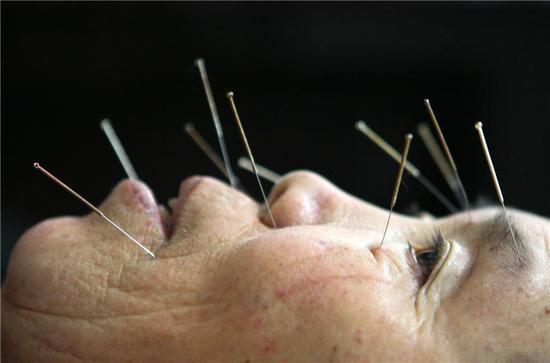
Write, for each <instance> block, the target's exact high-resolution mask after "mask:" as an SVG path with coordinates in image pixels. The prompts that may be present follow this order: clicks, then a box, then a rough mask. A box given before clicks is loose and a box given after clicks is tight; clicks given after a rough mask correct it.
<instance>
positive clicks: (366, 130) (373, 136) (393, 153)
mask: <svg viewBox="0 0 550 363" xmlns="http://www.w3.org/2000/svg"><path fill="white" fill-rule="evenodd" d="M355 128H356V129H357V130H359V131H360V132H361V133H363V134H364V135H365V136H366V137H367V138H369V140H371V141H372V142H373V143H374V144H375V145H377V146H378V147H379V148H381V149H382V150H383V151H384V152H386V153H387V154H388V155H389V156H390V157H391V158H392V159H393V160H395V161H396V162H397V163H398V164H399V163H400V162H401V157H402V155H401V154H400V153H399V152H398V151H397V150H395V149H394V148H393V147H392V146H391V145H390V144H388V143H387V142H386V141H385V140H384V139H382V138H381V137H380V136H379V135H378V134H377V133H376V132H374V131H373V130H372V129H371V128H370V127H368V126H367V124H366V123H365V122H364V121H357V122H356V123H355ZM405 169H407V171H408V172H409V174H411V175H412V176H413V177H414V178H415V179H416V180H418V181H419V182H420V184H422V185H423V186H424V187H425V188H426V189H427V190H428V191H429V192H430V193H432V194H433V195H434V196H435V197H436V198H437V199H438V200H439V201H440V202H441V203H442V204H443V205H445V207H447V209H449V211H451V213H454V212H456V211H457V208H456V207H455V206H454V205H453V203H451V202H450V201H449V199H447V197H445V195H443V193H442V192H440V191H439V189H437V188H436V187H435V186H434V185H433V184H432V183H431V182H430V181H429V180H428V179H427V178H426V177H424V175H422V173H420V170H418V169H417V168H416V167H415V166H414V165H413V164H412V163H411V162H410V161H407V162H406V163H405Z"/></svg>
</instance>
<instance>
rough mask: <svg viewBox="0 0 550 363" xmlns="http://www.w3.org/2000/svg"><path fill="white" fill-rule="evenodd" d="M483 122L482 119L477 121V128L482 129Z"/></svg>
mask: <svg viewBox="0 0 550 363" xmlns="http://www.w3.org/2000/svg"><path fill="white" fill-rule="evenodd" d="M482 127H483V123H482V122H481V121H478V122H476V130H481V128H482Z"/></svg>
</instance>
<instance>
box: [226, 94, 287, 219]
mask: <svg viewBox="0 0 550 363" xmlns="http://www.w3.org/2000/svg"><path fill="white" fill-rule="evenodd" d="M233 97H234V94H233V92H227V99H228V100H229V104H230V105H231V109H232V110H233V115H234V116H235V122H237V126H238V128H239V131H240V133H241V138H242V139H243V144H244V148H245V150H246V153H247V154H248V158H249V159H250V162H251V163H252V169H253V170H254V174H255V175H256V180H257V181H258V185H259V186H260V191H261V192H262V197H263V198H264V201H265V205H266V207H267V212H268V213H269V217H270V218H271V222H272V223H273V227H274V228H277V224H276V223H275V218H273V214H272V213H271V208H270V206H269V201H268V200H267V197H266V195H265V192H264V187H263V186H262V181H261V180H260V175H259V174H258V168H257V167H256V162H255V161H254V157H253V156H252V150H250V145H249V144H248V140H247V139H246V135H245V133H244V129H243V125H242V123H241V119H240V117H239V113H238V112H237V106H235V100H234V99H233Z"/></svg>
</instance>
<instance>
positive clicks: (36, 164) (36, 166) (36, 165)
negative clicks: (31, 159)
mask: <svg viewBox="0 0 550 363" xmlns="http://www.w3.org/2000/svg"><path fill="white" fill-rule="evenodd" d="M32 165H33V166H34V167H35V168H36V169H38V168H40V164H38V163H34V164H32Z"/></svg>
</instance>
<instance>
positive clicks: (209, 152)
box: [184, 122, 229, 179]
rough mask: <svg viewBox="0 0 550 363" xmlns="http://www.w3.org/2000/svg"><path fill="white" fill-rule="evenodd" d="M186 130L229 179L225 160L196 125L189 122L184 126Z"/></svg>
mask: <svg viewBox="0 0 550 363" xmlns="http://www.w3.org/2000/svg"><path fill="white" fill-rule="evenodd" d="M184 129H185V132H186V133H187V135H189V137H191V139H192V140H193V141H194V142H195V144H197V146H198V147H199V148H200V149H201V150H202V151H203V152H204V153H205V154H206V156H208V158H209V159H210V160H211V161H212V162H213V163H214V165H216V167H217V168H218V169H219V170H220V171H221V172H222V174H223V175H225V176H226V178H228V179H229V174H227V169H226V168H225V165H224V163H223V160H222V159H221V158H220V156H219V155H218V154H217V153H216V152H215V151H214V149H212V147H211V146H210V145H209V144H208V143H207V142H206V140H205V139H204V138H203V137H202V135H201V134H200V133H199V132H198V131H197V129H195V126H194V125H193V124H192V123H190V122H188V123H186V124H185V126H184Z"/></svg>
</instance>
